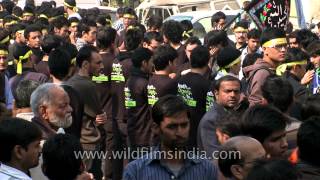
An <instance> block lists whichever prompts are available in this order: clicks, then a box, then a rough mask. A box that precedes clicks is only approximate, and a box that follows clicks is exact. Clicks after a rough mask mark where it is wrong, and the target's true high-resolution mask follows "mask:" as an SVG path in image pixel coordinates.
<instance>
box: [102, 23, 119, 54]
mask: <svg viewBox="0 0 320 180" xmlns="http://www.w3.org/2000/svg"><path fill="white" fill-rule="evenodd" d="M116 36H117V31H116V30H115V29H113V28H111V27H106V28H102V29H99V31H98V33H97V47H98V48H99V49H106V48H109V47H110V46H111V45H112V44H113V43H114V41H115V39H116Z"/></svg>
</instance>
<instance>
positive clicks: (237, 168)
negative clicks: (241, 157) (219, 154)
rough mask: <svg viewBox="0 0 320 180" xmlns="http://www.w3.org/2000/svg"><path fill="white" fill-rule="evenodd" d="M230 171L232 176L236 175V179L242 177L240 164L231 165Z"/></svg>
mask: <svg viewBox="0 0 320 180" xmlns="http://www.w3.org/2000/svg"><path fill="white" fill-rule="evenodd" d="M230 171H231V173H232V175H233V176H234V177H236V179H244V177H243V170H242V167H241V166H240V165H237V164H234V165H231V167H230Z"/></svg>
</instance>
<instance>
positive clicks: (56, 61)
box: [48, 48, 71, 80]
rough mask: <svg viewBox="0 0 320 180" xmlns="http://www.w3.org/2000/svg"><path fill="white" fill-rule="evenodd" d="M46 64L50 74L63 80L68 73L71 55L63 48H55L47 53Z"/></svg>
mask: <svg viewBox="0 0 320 180" xmlns="http://www.w3.org/2000/svg"><path fill="white" fill-rule="evenodd" d="M48 66H49V71H50V74H51V75H53V76H54V77H55V78H57V79H59V80H64V79H65V78H66V77H67V76H68V74H69V70H70V66H71V57H70V55H69V53H67V52H66V51H65V50H64V49H62V48H58V49H55V50H53V51H52V52H50V54H49V60H48Z"/></svg>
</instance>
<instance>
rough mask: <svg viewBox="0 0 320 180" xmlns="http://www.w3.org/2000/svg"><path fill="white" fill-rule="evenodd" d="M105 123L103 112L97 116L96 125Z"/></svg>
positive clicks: (105, 115)
mask: <svg viewBox="0 0 320 180" xmlns="http://www.w3.org/2000/svg"><path fill="white" fill-rule="evenodd" d="M106 122H107V114H106V113H105V112H104V113H102V114H98V115H97V117H96V123H97V125H101V124H105V123H106Z"/></svg>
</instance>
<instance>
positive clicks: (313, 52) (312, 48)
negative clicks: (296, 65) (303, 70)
mask: <svg viewBox="0 0 320 180" xmlns="http://www.w3.org/2000/svg"><path fill="white" fill-rule="evenodd" d="M306 50H307V52H308V54H309V56H311V57H314V56H318V55H320V40H315V41H312V42H311V43H310V44H309V45H308V47H307V49H306Z"/></svg>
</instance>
